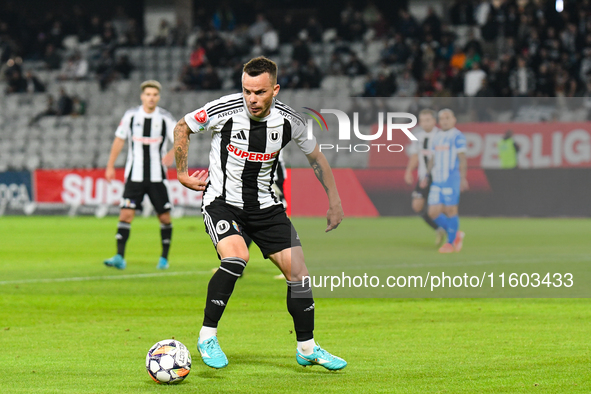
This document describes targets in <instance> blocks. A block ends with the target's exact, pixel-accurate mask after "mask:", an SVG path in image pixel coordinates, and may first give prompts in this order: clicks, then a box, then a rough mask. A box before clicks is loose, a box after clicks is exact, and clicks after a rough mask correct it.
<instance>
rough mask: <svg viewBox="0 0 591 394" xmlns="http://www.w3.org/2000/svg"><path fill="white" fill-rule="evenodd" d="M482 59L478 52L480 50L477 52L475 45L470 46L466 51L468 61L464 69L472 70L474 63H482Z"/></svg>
mask: <svg viewBox="0 0 591 394" xmlns="http://www.w3.org/2000/svg"><path fill="white" fill-rule="evenodd" d="M480 60H481V58H480V55H479V54H478V52H476V50H475V49H474V47H469V48H468V50H467V52H466V61H465V62H464V69H465V70H471V69H472V64H474V63H480Z"/></svg>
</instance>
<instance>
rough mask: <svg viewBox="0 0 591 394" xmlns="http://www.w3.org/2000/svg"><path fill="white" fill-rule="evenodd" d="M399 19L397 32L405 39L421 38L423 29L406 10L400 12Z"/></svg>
mask: <svg viewBox="0 0 591 394" xmlns="http://www.w3.org/2000/svg"><path fill="white" fill-rule="evenodd" d="M398 17H399V18H398V26H397V30H398V31H399V32H400V33H401V34H402V35H403V36H404V37H405V38H419V36H420V31H421V28H420V27H419V24H418V22H417V20H416V19H415V18H414V17H413V16H412V15H411V14H410V13H409V12H408V11H407V10H405V9H401V10H400V11H399V12H398Z"/></svg>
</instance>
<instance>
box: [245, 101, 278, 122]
mask: <svg viewBox="0 0 591 394" xmlns="http://www.w3.org/2000/svg"><path fill="white" fill-rule="evenodd" d="M242 106H243V107H244V110H245V111H246V114H247V115H248V117H249V118H250V119H252V120H254V121H256V122H266V121H267V120H269V118H270V117H271V115H273V110H274V109H275V97H273V102H272V103H271V107H270V108H269V115H267V116H265V117H264V118H259V117H258V116H254V115H253V114H251V113H250V111H249V110H248V106H247V105H246V100H245V99H244V96H242Z"/></svg>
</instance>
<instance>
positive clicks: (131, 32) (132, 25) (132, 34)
mask: <svg viewBox="0 0 591 394" xmlns="http://www.w3.org/2000/svg"><path fill="white" fill-rule="evenodd" d="M125 41H126V43H127V45H129V46H132V47H133V46H138V45H141V44H142V37H141V34H140V29H139V27H138V25H137V21H136V20H135V19H132V18H129V29H127V34H126V40H125Z"/></svg>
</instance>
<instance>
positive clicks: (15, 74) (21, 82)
mask: <svg viewBox="0 0 591 394" xmlns="http://www.w3.org/2000/svg"><path fill="white" fill-rule="evenodd" d="M26 91H27V80H26V79H25V78H23V76H22V74H21V71H20V70H14V71H12V72H11V73H10V76H9V77H8V87H7V88H6V93H7V94H10V93H26Z"/></svg>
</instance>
